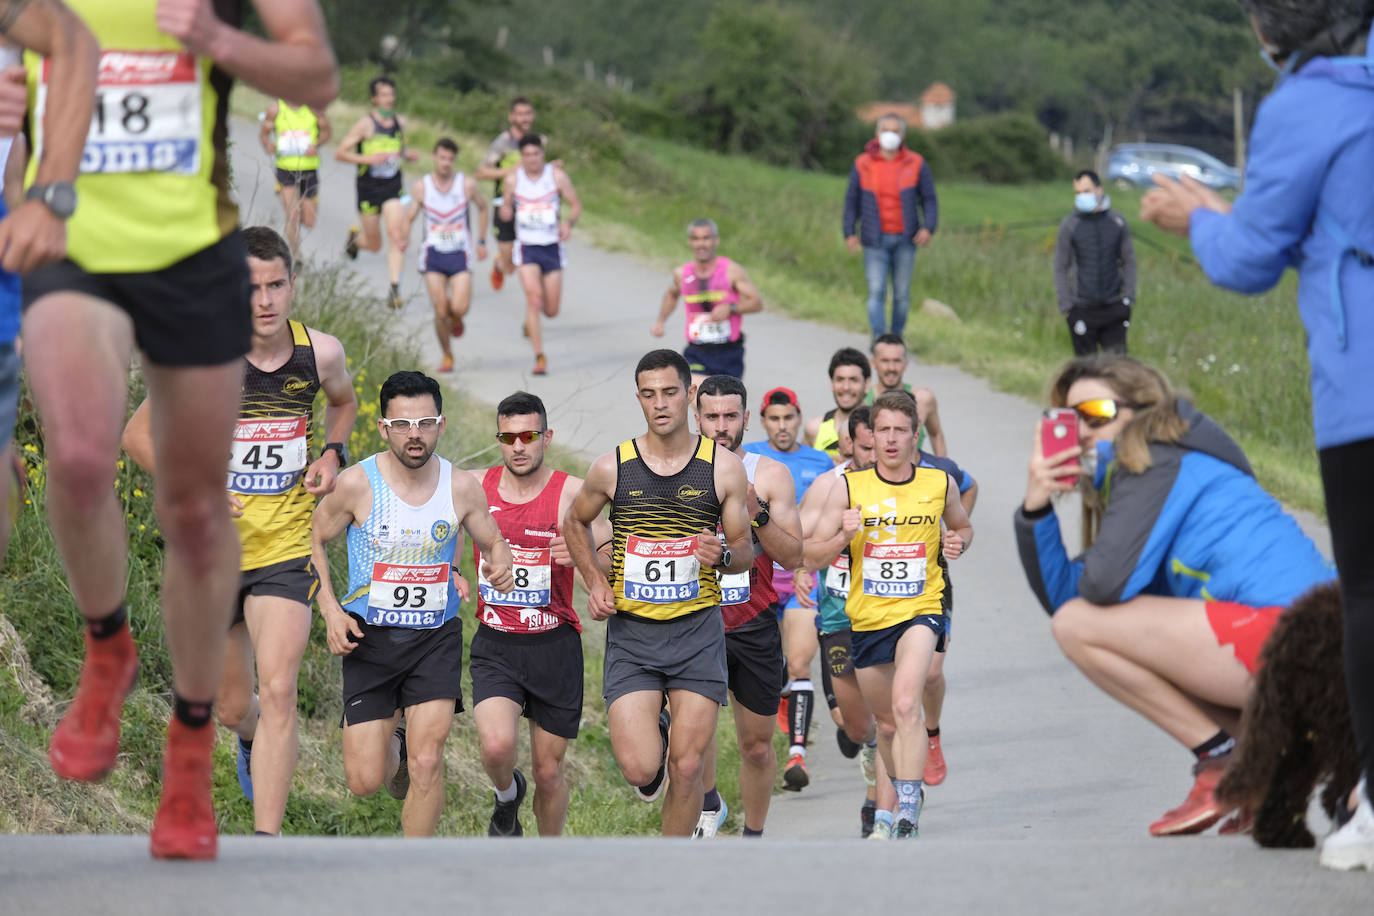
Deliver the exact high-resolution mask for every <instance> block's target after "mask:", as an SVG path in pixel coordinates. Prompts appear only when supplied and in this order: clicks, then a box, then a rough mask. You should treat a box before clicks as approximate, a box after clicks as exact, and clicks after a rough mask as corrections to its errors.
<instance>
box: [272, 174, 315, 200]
mask: <svg viewBox="0 0 1374 916" xmlns="http://www.w3.org/2000/svg"><path fill="white" fill-rule="evenodd" d="M282 188H296V189H298V190H299V191H300V195H301V197H302V198H304V199H306V200H314V199H316V198H317V197H319V196H320V173H319V171H317V170H316V169H305V170H303V171H300V172H293V171H291V170H290V169H277V190H278V191H280V190H281V189H282Z"/></svg>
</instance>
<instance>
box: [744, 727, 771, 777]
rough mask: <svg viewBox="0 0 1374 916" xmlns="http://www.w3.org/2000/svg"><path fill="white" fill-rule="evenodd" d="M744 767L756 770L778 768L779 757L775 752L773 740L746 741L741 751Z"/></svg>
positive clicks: (769, 738)
mask: <svg viewBox="0 0 1374 916" xmlns="http://www.w3.org/2000/svg"><path fill="white" fill-rule="evenodd" d="M739 755H740V759H741V760H742V761H743V762H744V765H745V766H747V767H749V768H750V769H754V770H773V769H776V768H777V766H778V755H777V752H775V751H774V750H773V740H772V736H771V735H770V736H769V737H768V738H763V739H756V740H748V741H744V742H742V743H741V745H740V749H739Z"/></svg>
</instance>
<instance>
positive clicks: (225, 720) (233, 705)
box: [215, 696, 253, 731]
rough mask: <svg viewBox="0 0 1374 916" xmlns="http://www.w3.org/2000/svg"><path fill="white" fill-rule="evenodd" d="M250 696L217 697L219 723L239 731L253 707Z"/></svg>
mask: <svg viewBox="0 0 1374 916" xmlns="http://www.w3.org/2000/svg"><path fill="white" fill-rule="evenodd" d="M252 705H253V704H252V702H251V701H250V697H249V696H243V697H224V696H221V697H217V698H216V702H215V718H216V719H218V720H219V724H220V725H223V726H224V727H225V728H227V729H229V730H230V731H238V729H239V727H240V726H242V725H243V722H244V720H245V719H247V718H248V710H249V709H250V708H251V707H252Z"/></svg>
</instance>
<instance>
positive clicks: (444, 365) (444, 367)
mask: <svg viewBox="0 0 1374 916" xmlns="http://www.w3.org/2000/svg"><path fill="white" fill-rule="evenodd" d="M439 371H440V372H452V371H453V357H452V356H445V357H444V358H443V359H442V360H440V362H439Z"/></svg>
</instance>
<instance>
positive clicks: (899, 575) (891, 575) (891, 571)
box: [878, 560, 908, 579]
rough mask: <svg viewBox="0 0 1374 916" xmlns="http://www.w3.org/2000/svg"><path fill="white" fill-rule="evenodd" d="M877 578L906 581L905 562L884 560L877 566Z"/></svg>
mask: <svg viewBox="0 0 1374 916" xmlns="http://www.w3.org/2000/svg"><path fill="white" fill-rule="evenodd" d="M878 577H879V578H880V579H906V578H908V573H907V566H906V561H905V560H885V561H883V562H882V563H879V564H878Z"/></svg>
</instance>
